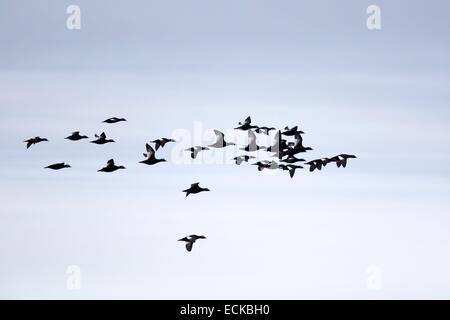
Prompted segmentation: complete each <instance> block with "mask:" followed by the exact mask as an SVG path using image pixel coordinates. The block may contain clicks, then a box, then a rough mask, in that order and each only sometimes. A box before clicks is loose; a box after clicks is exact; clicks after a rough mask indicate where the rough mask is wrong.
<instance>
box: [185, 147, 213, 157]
mask: <svg viewBox="0 0 450 320" xmlns="http://www.w3.org/2000/svg"><path fill="white" fill-rule="evenodd" d="M203 150H209V148H208V147H201V146H195V147H192V148H189V149H185V150H184V151H189V152H190V153H191V158H192V159H195V158H196V157H197V155H198V153H199V152H200V151H203Z"/></svg>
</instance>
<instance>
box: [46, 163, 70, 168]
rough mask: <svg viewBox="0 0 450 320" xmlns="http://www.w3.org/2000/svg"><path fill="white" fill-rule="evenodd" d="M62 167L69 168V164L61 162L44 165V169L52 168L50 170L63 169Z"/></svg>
mask: <svg viewBox="0 0 450 320" xmlns="http://www.w3.org/2000/svg"><path fill="white" fill-rule="evenodd" d="M64 168H70V166H69V165H68V164H65V163H64V162H61V163H55V164H51V165H49V166H47V167H45V169H52V170H60V169H64Z"/></svg>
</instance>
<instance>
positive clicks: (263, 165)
mask: <svg viewBox="0 0 450 320" xmlns="http://www.w3.org/2000/svg"><path fill="white" fill-rule="evenodd" d="M252 165H253V166H258V171H263V170H264V169H271V170H274V169H278V167H279V166H278V163H276V162H275V161H269V160H263V161H258V162H256V163H252Z"/></svg>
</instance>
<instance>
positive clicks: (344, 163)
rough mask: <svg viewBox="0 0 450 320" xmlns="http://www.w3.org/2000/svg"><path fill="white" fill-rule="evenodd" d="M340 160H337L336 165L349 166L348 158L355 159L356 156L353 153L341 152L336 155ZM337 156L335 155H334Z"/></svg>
mask: <svg viewBox="0 0 450 320" xmlns="http://www.w3.org/2000/svg"><path fill="white" fill-rule="evenodd" d="M336 157H337V159H338V160H336V165H337V167H338V168H339V167H341V166H342V167H344V168H345V167H346V166H347V159H355V158H356V156H354V155H352V154H340V155H338V156H336ZM333 158H335V157H333ZM333 158H332V159H333Z"/></svg>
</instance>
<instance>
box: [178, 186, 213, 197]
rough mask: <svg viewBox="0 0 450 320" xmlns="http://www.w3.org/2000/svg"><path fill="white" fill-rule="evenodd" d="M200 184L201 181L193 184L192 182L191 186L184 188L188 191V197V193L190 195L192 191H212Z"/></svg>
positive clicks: (193, 192) (194, 192)
mask: <svg viewBox="0 0 450 320" xmlns="http://www.w3.org/2000/svg"><path fill="white" fill-rule="evenodd" d="M199 184H200V182H196V183H193V184H191V187H190V188H189V189H186V190H183V192H186V197H187V196H188V195H190V194H191V193H192V194H196V193H199V192H203V191H211V190H209V189H208V188H202V187H200V186H199Z"/></svg>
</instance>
